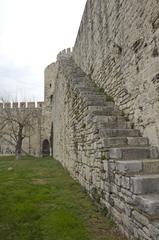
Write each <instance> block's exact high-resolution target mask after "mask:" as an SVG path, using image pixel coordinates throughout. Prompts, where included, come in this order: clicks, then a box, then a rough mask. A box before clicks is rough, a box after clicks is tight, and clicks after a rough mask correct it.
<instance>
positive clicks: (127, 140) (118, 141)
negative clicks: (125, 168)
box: [102, 137, 148, 147]
mask: <svg viewBox="0 0 159 240" xmlns="http://www.w3.org/2000/svg"><path fill="white" fill-rule="evenodd" d="M102 145H103V146H104V147H121V146H128V145H129V146H143V147H146V146H148V139H147V138H144V137H112V138H109V137H108V138H104V139H102Z"/></svg>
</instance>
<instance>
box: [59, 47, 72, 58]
mask: <svg viewBox="0 0 159 240" xmlns="http://www.w3.org/2000/svg"><path fill="white" fill-rule="evenodd" d="M72 52H73V48H67V49H64V50H62V51H61V52H59V53H58V55H57V61H58V60H60V59H63V58H64V59H65V58H67V57H71V56H72Z"/></svg>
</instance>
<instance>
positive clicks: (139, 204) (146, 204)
mask: <svg viewBox="0 0 159 240" xmlns="http://www.w3.org/2000/svg"><path fill="white" fill-rule="evenodd" d="M134 204H135V205H136V208H137V209H139V210H141V211H143V212H144V213H146V215H148V216H150V217H151V218H153V219H156V218H157V219H159V194H157V193H153V194H145V195H137V196H136V197H135V199H134Z"/></svg>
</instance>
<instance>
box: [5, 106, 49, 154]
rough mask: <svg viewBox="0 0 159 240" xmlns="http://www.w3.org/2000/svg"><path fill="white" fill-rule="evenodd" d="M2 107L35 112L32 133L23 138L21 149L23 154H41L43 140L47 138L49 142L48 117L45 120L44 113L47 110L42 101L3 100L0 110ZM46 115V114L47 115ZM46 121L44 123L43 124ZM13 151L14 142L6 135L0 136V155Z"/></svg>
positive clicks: (12, 152)
mask: <svg viewBox="0 0 159 240" xmlns="http://www.w3.org/2000/svg"><path fill="white" fill-rule="evenodd" d="M4 108H7V109H10V111H11V112H12V111H19V112H20V111H21V110H24V111H26V112H27V111H30V110H31V111H32V112H33V113H34V112H35V113H36V119H35V121H34V134H30V136H29V137H27V138H25V139H24V140H23V146H22V151H23V154H29V155H34V156H42V155H43V141H44V140H46V139H47V140H48V142H50V139H49V137H50V128H51V126H50V125H49V124H50V122H49V121H50V120H49V119H50V118H49V119H48V120H47V121H46V115H47V113H48V110H47V109H46V107H45V103H44V102H5V103H2V102H1V103H0V112H1V111H3V110H4ZM47 117H48V115H47ZM45 123H46V124H45ZM14 153H15V142H14V141H13V140H12V138H11V137H10V136H8V135H4V136H1V137H0V155H12V154H14Z"/></svg>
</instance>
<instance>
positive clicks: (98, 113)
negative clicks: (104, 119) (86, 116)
mask: <svg viewBox="0 0 159 240" xmlns="http://www.w3.org/2000/svg"><path fill="white" fill-rule="evenodd" d="M100 102H101V103H102V105H103V106H107V102H106V101H103V102H102V101H100ZM92 103H94V104H95V105H97V103H99V102H98V101H87V103H86V104H87V105H88V106H89V105H93V104H92ZM91 115H92V116H122V112H121V111H120V110H118V109H117V108H107V109H105V110H104V111H99V110H97V111H92V112H91Z"/></svg>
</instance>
